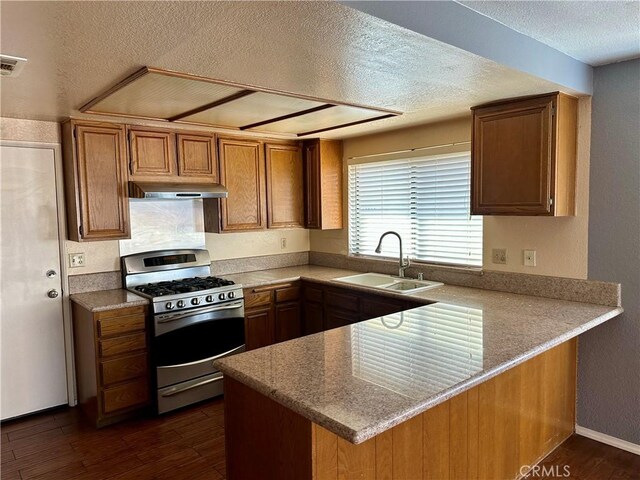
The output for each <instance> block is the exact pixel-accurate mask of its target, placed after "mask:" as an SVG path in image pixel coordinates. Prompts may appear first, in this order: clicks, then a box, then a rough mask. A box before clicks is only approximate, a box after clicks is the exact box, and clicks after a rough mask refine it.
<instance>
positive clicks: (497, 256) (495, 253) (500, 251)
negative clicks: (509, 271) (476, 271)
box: [491, 248, 507, 265]
mask: <svg viewBox="0 0 640 480" xmlns="http://www.w3.org/2000/svg"><path fill="white" fill-rule="evenodd" d="M491 258H492V259H493V263H501V264H503V265H505V264H506V263H507V249H506V248H494V249H493V250H491Z"/></svg>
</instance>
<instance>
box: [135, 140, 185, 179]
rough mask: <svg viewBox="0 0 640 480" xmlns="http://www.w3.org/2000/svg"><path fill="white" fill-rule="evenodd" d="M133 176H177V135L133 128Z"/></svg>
mask: <svg viewBox="0 0 640 480" xmlns="http://www.w3.org/2000/svg"><path fill="white" fill-rule="evenodd" d="M129 145H130V147H131V175H132V176H133V177H136V176H137V177H142V176H153V177H167V176H172V175H175V174H176V171H175V164H176V157H175V148H176V139H175V134H174V133H172V132H167V131H163V130H148V129H144V130H143V129H138V128H131V129H130V130H129Z"/></svg>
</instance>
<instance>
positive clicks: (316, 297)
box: [302, 282, 431, 335]
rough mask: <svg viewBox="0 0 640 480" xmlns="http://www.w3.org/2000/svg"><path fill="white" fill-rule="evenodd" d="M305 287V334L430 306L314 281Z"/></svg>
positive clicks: (425, 302)
mask: <svg viewBox="0 0 640 480" xmlns="http://www.w3.org/2000/svg"><path fill="white" fill-rule="evenodd" d="M302 288H303V305H302V310H303V327H302V331H303V332H304V334H305V335H309V334H312V333H318V332H322V331H324V330H330V329H332V328H340V327H344V326H346V325H351V324H352V323H356V322H360V321H363V320H369V319H371V318H377V317H381V316H383V315H391V314H392V313H397V312H402V311H404V310H409V309H411V308H415V307H419V306H424V305H428V304H429V303H431V302H428V301H420V300H409V299H407V300H404V299H400V298H397V297H388V296H385V295H376V294H373V293H364V292H359V291H356V290H352V289H350V288H341V287H336V286H333V285H332V286H326V285H323V284H319V283H314V282H303V287H302Z"/></svg>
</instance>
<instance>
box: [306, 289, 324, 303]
mask: <svg viewBox="0 0 640 480" xmlns="http://www.w3.org/2000/svg"><path fill="white" fill-rule="evenodd" d="M304 299H305V300H306V301H307V302H314V303H322V289H321V288H317V287H310V286H308V285H305V287H304Z"/></svg>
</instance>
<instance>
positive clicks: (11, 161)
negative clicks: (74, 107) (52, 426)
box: [0, 145, 67, 420]
mask: <svg viewBox="0 0 640 480" xmlns="http://www.w3.org/2000/svg"><path fill="white" fill-rule="evenodd" d="M0 177H1V178H0V181H1V183H2V191H1V197H0V205H1V212H0V213H1V225H2V230H1V248H0V250H1V253H0V255H1V270H0V274H1V276H2V277H1V278H0V302H1V303H2V307H1V316H0V350H1V351H0V362H1V364H0V375H1V376H0V391H1V392H0V397H1V401H0V418H1V419H2V420H5V419H8V418H12V417H16V416H19V415H24V414H26V413H30V412H35V411H38V410H42V409H45V408H49V407H53V406H56V405H62V404H66V403H67V377H66V364H65V346H64V323H63V316H62V289H61V285H62V282H61V275H60V244H59V241H60V240H59V236H58V212H57V208H58V205H57V201H56V169H55V155H54V150H53V149H50V148H32V147H16V146H7V145H2V146H0Z"/></svg>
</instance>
